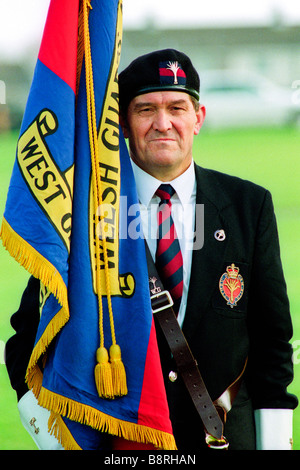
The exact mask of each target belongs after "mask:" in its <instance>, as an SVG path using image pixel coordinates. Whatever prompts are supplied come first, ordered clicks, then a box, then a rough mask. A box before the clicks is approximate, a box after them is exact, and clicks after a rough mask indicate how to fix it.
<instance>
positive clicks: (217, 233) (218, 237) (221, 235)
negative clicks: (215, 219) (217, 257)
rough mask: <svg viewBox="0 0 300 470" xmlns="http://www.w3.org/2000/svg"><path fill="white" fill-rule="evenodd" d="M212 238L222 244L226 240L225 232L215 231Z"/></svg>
mask: <svg viewBox="0 0 300 470" xmlns="http://www.w3.org/2000/svg"><path fill="white" fill-rule="evenodd" d="M214 237H215V239H216V240H218V242H223V241H224V240H225V238H226V235H225V232H224V230H223V229H221V230H216V231H215V233H214Z"/></svg>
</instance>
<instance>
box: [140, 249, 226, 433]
mask: <svg viewBox="0 0 300 470" xmlns="http://www.w3.org/2000/svg"><path fill="white" fill-rule="evenodd" d="M145 245H146V254H147V264H148V272H149V277H150V280H151V279H152V283H153V286H155V288H153V289H152V292H151V289H150V295H151V304H152V310H153V313H154V315H155V317H156V318H157V320H158V321H159V324H160V326H161V329H162V331H163V333H164V335H165V338H166V340H167V342H168V344H169V347H170V349H171V352H172V354H173V357H174V360H175V362H176V364H177V367H178V371H179V372H180V374H181V376H182V378H183V381H184V383H185V385H186V387H187V390H188V392H189V394H190V396H191V399H192V401H193V403H194V405H195V407H196V409H197V411H198V413H199V415H200V418H201V420H202V422H203V425H204V428H205V430H206V433H207V434H208V435H210V436H213V438H215V439H217V440H220V439H223V427H224V425H223V422H222V419H221V418H220V415H219V413H218V411H217V409H216V407H215V406H214V403H213V402H212V400H211V398H210V396H209V393H208V391H207V388H206V386H205V383H204V381H203V379H202V376H201V374H200V371H199V369H198V365H197V362H196V360H195V358H194V357H193V354H192V352H191V350H190V348H189V345H188V343H187V341H186V339H185V336H184V334H183V332H182V330H181V328H180V326H179V324H178V321H177V318H176V316H175V314H174V311H173V309H172V305H171V302H169V297H168V293H166V291H165V290H164V287H163V285H162V283H161V281H160V279H159V276H158V273H157V270H156V268H155V265H154V262H153V259H152V256H151V254H150V251H149V248H148V246H147V244H145ZM153 292H155V293H154V294H153Z"/></svg>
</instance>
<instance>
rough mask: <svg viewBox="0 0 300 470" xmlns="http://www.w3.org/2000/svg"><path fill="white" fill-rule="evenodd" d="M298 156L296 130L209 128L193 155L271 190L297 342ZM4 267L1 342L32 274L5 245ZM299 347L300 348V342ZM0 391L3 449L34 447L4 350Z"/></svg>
mask: <svg viewBox="0 0 300 470" xmlns="http://www.w3.org/2000/svg"><path fill="white" fill-rule="evenodd" d="M16 141H17V134H4V135H0V187H1V195H0V213H1V214H2V213H3V211H4V205H5V199H6V194H7V189H8V184H9V179H10V174H11V171H12V166H13V163H14V156H15V147H16ZM299 157H300V132H299V131H297V130H293V129H279V130H272V129H257V130H256V129H254V130H253V129H252V130H250V129H246V130H227V131H219V132H213V131H208V130H205V129H204V130H203V131H201V133H200V135H199V136H198V137H197V138H196V140H195V148H194V158H195V160H196V161H197V163H199V164H200V165H202V166H204V167H208V168H214V169H216V170H219V171H224V172H226V173H230V174H233V175H237V176H240V177H242V178H246V179H249V180H252V181H254V182H256V183H258V184H261V185H263V186H264V187H266V188H268V189H269V190H270V191H271V192H272V195H273V200H274V205H275V210H276V214H277V221H278V228H279V235H280V241H281V254H282V262H283V266H284V271H285V276H286V281H287V285H288V292H289V296H290V303H291V312H292V318H293V324H294V337H293V340H292V341H293V342H294V341H297V340H300V289H299V286H300V268H299V266H300V250H299V234H300V185H299V176H300V158H299ZM0 266H1V271H0V301H1V315H0V341H2V342H5V341H6V340H7V339H8V338H9V337H10V336H11V335H12V334H13V330H12V328H11V327H10V323H9V319H10V316H11V315H12V313H13V312H14V311H15V310H16V309H17V308H18V305H19V302H20V297H21V294H22V292H23V289H24V287H25V285H26V282H27V279H28V274H27V273H26V272H25V270H24V269H23V268H21V267H20V266H19V265H18V264H17V263H16V262H15V261H14V260H13V259H12V258H11V257H10V256H9V254H8V253H7V252H6V251H5V250H4V249H3V248H0ZM1 345H3V343H0V346H1ZM295 345H296V343H295ZM298 349H299V351H300V347H299V346H298ZM1 352H2V348H1V347H0V354H1ZM296 352H297V350H295V353H296ZM295 358H296V363H295V380H294V382H293V384H292V385H291V387H290V391H291V392H293V393H295V394H296V395H297V396H300V352H299V354H295ZM298 362H299V364H298ZM0 390H1V394H0V449H1V450H5V449H10V450H17V449H24V450H27V449H35V445H34V444H33V442H32V441H31V438H30V437H29V436H28V434H27V433H26V431H25V430H24V429H23V427H22V425H21V423H20V420H19V417H18V411H17V406H16V396H15V392H14V391H13V390H12V389H11V387H10V384H9V380H8V377H7V373H6V368H5V365H4V364H3V355H2V356H0ZM294 449H297V450H300V407H299V409H296V411H295V413H294Z"/></svg>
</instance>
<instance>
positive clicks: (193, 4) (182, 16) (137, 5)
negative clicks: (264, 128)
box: [0, 0, 300, 59]
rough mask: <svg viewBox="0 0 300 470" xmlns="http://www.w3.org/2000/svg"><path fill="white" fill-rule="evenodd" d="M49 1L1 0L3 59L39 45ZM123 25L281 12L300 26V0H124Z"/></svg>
mask: <svg viewBox="0 0 300 470" xmlns="http://www.w3.org/2000/svg"><path fill="white" fill-rule="evenodd" d="M49 3H50V0H0V59H1V58H5V59H7V58H9V57H11V58H20V57H21V56H22V54H23V53H24V51H26V49H27V48H28V47H29V46H30V45H32V44H39V42H40V39H41V35H42V31H43V27H44V23H45V18H46V14H47V10H48V6H49ZM123 6H124V23H123V24H124V28H126V27H131V28H140V27H143V25H145V23H146V22H147V20H149V19H150V20H151V21H153V22H155V23H156V24H157V25H158V26H159V27H162V26H180V25H184V26H186V25H190V26H195V25H199V26H207V25H228V26H230V25H241V24H242V25H247V24H270V23H271V22H272V19H273V18H274V17H275V16H276V15H278V14H281V16H282V19H283V21H284V22H285V23H289V24H290V23H294V24H295V23H296V24H298V25H300V2H299V0H251V1H249V2H248V3H245V2H241V0H226V1H224V0H208V1H207V0H206V1H203V0H183V1H182V2H178V1H176V0H123Z"/></svg>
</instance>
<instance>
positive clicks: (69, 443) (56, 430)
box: [48, 412, 82, 450]
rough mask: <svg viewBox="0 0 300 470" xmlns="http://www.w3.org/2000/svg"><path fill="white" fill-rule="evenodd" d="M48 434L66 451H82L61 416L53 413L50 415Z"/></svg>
mask: <svg viewBox="0 0 300 470" xmlns="http://www.w3.org/2000/svg"><path fill="white" fill-rule="evenodd" d="M48 432H49V433H50V434H51V435H53V436H54V437H56V439H57V440H58V442H59V443H60V444H61V445H62V446H63V448H64V449H65V450H82V448H81V447H80V446H79V445H78V444H77V442H76V441H75V439H74V437H73V436H72V434H71V433H70V431H69V429H68V427H67V426H66V424H65V422H64V420H63V419H62V417H61V416H60V415H58V414H55V413H52V412H51V413H50V418H49V420H48Z"/></svg>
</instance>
